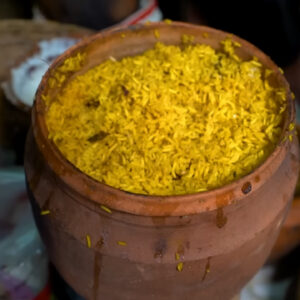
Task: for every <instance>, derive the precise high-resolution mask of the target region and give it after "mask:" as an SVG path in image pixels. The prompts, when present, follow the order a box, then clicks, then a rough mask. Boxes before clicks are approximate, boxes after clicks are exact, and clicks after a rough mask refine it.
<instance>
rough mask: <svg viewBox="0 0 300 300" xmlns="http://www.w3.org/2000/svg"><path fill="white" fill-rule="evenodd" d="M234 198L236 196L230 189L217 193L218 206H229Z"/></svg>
mask: <svg viewBox="0 0 300 300" xmlns="http://www.w3.org/2000/svg"><path fill="white" fill-rule="evenodd" d="M233 198H234V192H233V190H229V191H227V192H225V193H223V194H220V195H217V196H216V205H217V208H222V207H224V206H227V205H228V204H229V203H230V201H231V200H232V199H233Z"/></svg>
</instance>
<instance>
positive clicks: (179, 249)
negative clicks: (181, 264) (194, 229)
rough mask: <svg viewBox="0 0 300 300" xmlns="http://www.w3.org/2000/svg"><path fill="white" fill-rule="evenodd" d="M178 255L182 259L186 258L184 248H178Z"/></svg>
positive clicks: (179, 246) (181, 246) (180, 245)
mask: <svg viewBox="0 0 300 300" xmlns="http://www.w3.org/2000/svg"><path fill="white" fill-rule="evenodd" d="M177 253H178V254H179V256H180V258H183V257H184V246H183V245H182V244H179V245H178V247H177Z"/></svg>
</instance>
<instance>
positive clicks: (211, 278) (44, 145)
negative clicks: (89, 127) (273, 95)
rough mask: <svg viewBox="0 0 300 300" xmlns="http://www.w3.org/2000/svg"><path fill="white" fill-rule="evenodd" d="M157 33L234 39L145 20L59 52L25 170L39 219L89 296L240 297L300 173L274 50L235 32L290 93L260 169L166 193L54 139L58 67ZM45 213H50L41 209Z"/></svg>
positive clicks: (215, 41)
mask: <svg viewBox="0 0 300 300" xmlns="http://www.w3.org/2000/svg"><path fill="white" fill-rule="evenodd" d="M154 30H159V33H160V38H159V40H160V41H163V42H165V43H168V44H179V43H180V40H181V36H182V34H189V35H193V36H195V42H199V43H207V44H209V45H211V46H213V47H214V48H219V47H220V45H219V41H221V40H224V39H225V38H226V37H227V34H226V33H224V32H221V31H218V30H214V29H211V28H207V27H199V26H194V25H189V24H184V23H175V22H174V23H172V24H171V25H168V24H164V23H156V24H151V25H147V26H141V25H139V26H134V27H130V28H127V29H115V30H112V31H105V32H102V33H99V34H97V35H95V36H92V37H90V38H88V39H87V40H85V41H83V42H81V43H80V44H78V45H77V46H75V47H73V48H72V49H70V51H67V52H66V53H65V54H63V55H62V56H61V57H59V58H58V59H57V60H56V61H55V62H54V64H53V65H52V66H51V68H50V70H49V71H48V73H47V74H46V75H45V76H44V78H43V80H42V83H41V85H40V87H39V90H38V92H37V96H36V102H35V105H34V108H33V112H32V130H31V131H30V133H29V135H28V139H27V147H26V154H25V169H26V177H27V183H28V192H29V194H30V198H31V203H32V207H33V212H34V216H35V219H36V223H37V226H38V228H39V230H40V233H41V236H42V238H43V240H44V242H45V244H46V246H47V248H48V251H49V255H50V259H51V260H52V262H53V263H54V265H55V266H56V268H57V269H58V271H59V272H60V274H61V275H62V276H63V278H64V279H65V280H66V281H67V282H68V283H69V284H70V285H71V286H72V287H73V288H74V289H75V290H76V291H77V292H78V293H79V294H80V295H82V296H83V297H85V298H86V299H105V300H110V299H118V300H119V299H122V300H127V299H128V300H129V299H131V300H132V299H143V300H144V299H145V300H147V299H156V300H160V299H168V300H169V299H172V300H176V299H190V300H194V299H197V300H198V299H222V300H225V299H230V298H231V297H233V296H234V295H235V294H237V292H238V291H239V289H241V288H242V286H243V285H244V284H245V283H246V282H247V281H248V280H249V279H250V278H251V276H253V275H254V274H255V272H256V271H257V270H258V269H259V268H260V267H261V266H262V265H263V263H264V262H265V260H266V259H267V257H268V255H269V253H270V251H271V248H272V246H273V244H274V242H275V240H276V238H277V235H278V232H279V230H280V227H281V224H282V223H283V221H284V219H285V216H286V214H287V211H288V209H289V206H290V203H291V201H292V198H293V192H294V188H295V185H296V181H297V175H298V170H299V163H298V160H299V151H298V142H297V139H296V138H293V139H292V141H290V140H289V139H288V138H287V136H288V135H290V134H291V133H290V132H288V126H289V124H290V122H292V121H294V119H295V107H294V103H293V101H292V100H291V96H290V91H289V87H288V84H287V82H286V80H285V79H284V77H283V76H282V74H281V73H280V71H279V70H278V68H277V67H276V65H275V64H274V63H273V62H272V61H271V60H270V59H269V58H268V57H267V56H266V55H264V54H263V53H262V52H261V51H259V50H258V49H257V48H255V47H254V46H253V45H251V44H249V43H247V42H246V41H244V40H241V39H239V38H237V37H234V36H233V37H232V39H233V40H235V41H238V42H240V43H241V44H242V47H241V48H240V49H239V50H238V51H237V52H238V55H240V56H241V57H242V58H244V59H249V58H251V57H252V56H253V55H256V56H257V57H258V58H259V60H260V61H261V62H262V63H263V64H264V65H265V66H267V67H268V68H271V69H272V70H274V76H273V78H272V83H273V84H274V85H280V86H283V87H284V88H286V90H287V97H288V100H287V101H288V106H287V112H286V115H285V120H284V124H283V126H284V132H283V135H282V139H281V141H280V143H279V144H278V146H277V147H276V149H275V151H274V152H273V153H272V154H271V155H270V157H269V158H268V159H267V160H266V161H265V162H264V163H263V164H262V165H261V166H260V167H258V168H257V169H256V170H254V171H253V172H252V173H251V174H249V175H247V176H245V177H244V178H242V179H240V180H237V181H236V182H233V183H231V184H229V185H226V186H224V187H222V188H218V189H215V190H212V191H209V192H203V193H198V194H191V195H183V196H165V197H159V196H143V195H136V194H131V193H127V192H124V191H121V190H117V189H115V188H112V187H109V186H107V185H105V184H102V183H99V182H97V181H95V180H93V179H92V178H90V177H89V176H87V175H85V174H83V173H81V172H80V171H79V170H78V169H76V168H75V167H74V166H73V165H72V164H71V163H69V162H68V161H67V160H66V159H65V158H64V157H63V156H62V155H61V153H60V152H59V150H58V149H57V148H56V146H55V145H54V144H53V143H52V142H51V141H50V140H48V138H47V136H48V132H47V128H46V125H45V120H44V118H45V113H46V111H45V104H44V101H43V100H42V99H41V95H42V94H43V93H45V92H46V93H47V94H48V95H50V96H51V95H54V94H55V93H56V92H57V90H56V89H50V88H49V86H48V79H49V77H50V76H51V74H52V72H53V71H55V69H56V68H57V67H58V66H60V65H61V64H62V62H63V61H64V60H65V59H66V58H67V57H70V56H72V55H76V54H77V53H78V52H85V53H86V54H87V60H86V63H85V64H84V66H83V71H85V70H87V69H89V68H91V67H92V66H94V65H96V64H99V63H100V62H102V61H103V60H105V59H107V58H108V57H109V56H113V57H115V58H120V57H123V56H127V55H135V54H137V53H141V52H143V51H144V50H146V49H148V48H150V47H152V46H153V45H154V44H155V43H156V42H157V39H156V38H155V35H154ZM203 33H208V37H207V38H204V37H203ZM124 34H125V35H126V37H125V38H124ZM204 36H206V35H204ZM70 76H74V74H73V75H72V74H70ZM107 208H108V209H107ZM43 210H50V213H49V214H47V215H41V211H43ZM89 239H90V242H91V245H90V247H89V242H88V240H89ZM120 242H121V243H120ZM122 242H125V243H126V244H125V243H122ZM176 253H177V255H176ZM176 256H177V258H178V257H179V259H176ZM180 262H183V265H178V264H179V263H180ZM180 266H182V267H183V268H182V270H181V271H179V270H178V269H180Z"/></svg>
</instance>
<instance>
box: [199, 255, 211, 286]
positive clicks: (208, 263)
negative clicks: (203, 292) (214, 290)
mask: <svg viewBox="0 0 300 300" xmlns="http://www.w3.org/2000/svg"><path fill="white" fill-rule="evenodd" d="M210 259H211V257H208V259H207V262H206V265H205V269H204V273H203V276H202V280H201V281H204V280H205V279H206V277H207V274H208V273H209V272H210Z"/></svg>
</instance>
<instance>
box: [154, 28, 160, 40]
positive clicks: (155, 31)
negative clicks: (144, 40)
mask: <svg viewBox="0 0 300 300" xmlns="http://www.w3.org/2000/svg"><path fill="white" fill-rule="evenodd" d="M154 36H155V37H156V38H157V39H159V37H160V34H159V31H158V30H157V29H156V30H154Z"/></svg>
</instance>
